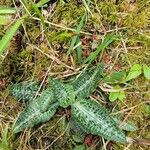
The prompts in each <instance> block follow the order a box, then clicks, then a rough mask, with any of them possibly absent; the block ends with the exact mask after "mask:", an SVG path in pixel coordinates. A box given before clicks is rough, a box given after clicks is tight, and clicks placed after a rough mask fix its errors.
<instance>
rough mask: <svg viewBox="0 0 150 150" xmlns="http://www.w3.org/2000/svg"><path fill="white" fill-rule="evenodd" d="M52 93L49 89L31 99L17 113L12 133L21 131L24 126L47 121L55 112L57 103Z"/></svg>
mask: <svg viewBox="0 0 150 150" xmlns="http://www.w3.org/2000/svg"><path fill="white" fill-rule="evenodd" d="M54 101H55V99H54V95H53V92H52V91H51V90H50V89H47V90H45V91H43V92H42V93H41V96H40V97H37V98H36V99H35V100H33V101H32V102H31V103H30V104H29V105H28V106H27V107H26V108H25V110H24V111H23V112H22V113H21V114H20V115H19V117H18V118H17V121H16V122H15V124H14V127H13V130H14V133H17V132H20V131H22V130H23V129H24V128H26V127H33V126H34V125H36V124H39V123H42V122H45V121H48V120H49V119H50V118H51V117H52V116H53V115H54V114H55V112H56V109H57V107H58V103H54V104H53V102H54Z"/></svg>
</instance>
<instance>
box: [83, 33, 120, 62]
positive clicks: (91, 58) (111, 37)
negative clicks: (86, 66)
mask: <svg viewBox="0 0 150 150" xmlns="http://www.w3.org/2000/svg"><path fill="white" fill-rule="evenodd" d="M116 37H117V36H116V35H112V34H108V35H106V36H105V37H104V40H103V41H102V43H100V44H99V45H98V47H97V49H96V51H94V52H92V53H91V54H90V56H89V57H88V58H86V59H85V61H84V62H83V63H87V62H88V63H92V61H94V60H95V59H96V58H97V56H98V54H99V53H100V52H102V51H103V50H104V49H105V48H107V47H108V45H109V44H110V43H112V42H113V41H114V40H115V39H116Z"/></svg>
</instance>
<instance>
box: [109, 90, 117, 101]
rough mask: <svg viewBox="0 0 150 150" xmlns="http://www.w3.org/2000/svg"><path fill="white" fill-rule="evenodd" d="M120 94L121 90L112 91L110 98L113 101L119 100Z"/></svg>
mask: <svg viewBox="0 0 150 150" xmlns="http://www.w3.org/2000/svg"><path fill="white" fill-rule="evenodd" d="M118 95H119V92H110V94H109V100H110V101H111V102H113V101H115V100H117V98H118Z"/></svg>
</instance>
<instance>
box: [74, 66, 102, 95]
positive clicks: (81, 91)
mask: <svg viewBox="0 0 150 150" xmlns="http://www.w3.org/2000/svg"><path fill="white" fill-rule="evenodd" d="M103 69H104V65H103V64H102V63H100V64H98V65H97V67H96V68H92V69H89V70H88V69H87V68H86V69H85V70H83V71H82V72H81V74H79V76H77V78H76V79H75V80H74V81H73V82H72V85H73V88H74V93H75V95H76V96H78V97H84V98H86V97H88V96H89V95H90V94H91V93H92V92H94V90H95V89H96V87H97V85H98V82H99V81H100V79H101V78H102V76H101V74H102V72H103Z"/></svg>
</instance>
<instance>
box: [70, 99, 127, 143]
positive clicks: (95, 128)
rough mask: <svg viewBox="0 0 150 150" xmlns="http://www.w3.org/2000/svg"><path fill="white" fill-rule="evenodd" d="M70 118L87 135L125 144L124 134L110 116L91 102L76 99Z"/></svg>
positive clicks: (101, 107)
mask: <svg viewBox="0 0 150 150" xmlns="http://www.w3.org/2000/svg"><path fill="white" fill-rule="evenodd" d="M71 112H72V117H73V118H75V120H76V121H77V123H78V124H79V125H81V127H82V128H83V129H84V130H86V131H87V132H88V133H91V134H94V135H99V136H102V137H104V138H105V139H107V140H113V141H116V142H120V143H126V136H125V134H124V132H123V131H122V130H121V129H120V128H119V127H118V125H117V124H116V122H115V121H114V120H113V119H112V118H111V117H110V114H109V113H108V111H107V110H106V108H104V107H103V106H101V105H100V104H98V103H97V102H95V101H93V100H86V99H78V100H77V102H75V103H73V104H72V106H71Z"/></svg>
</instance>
